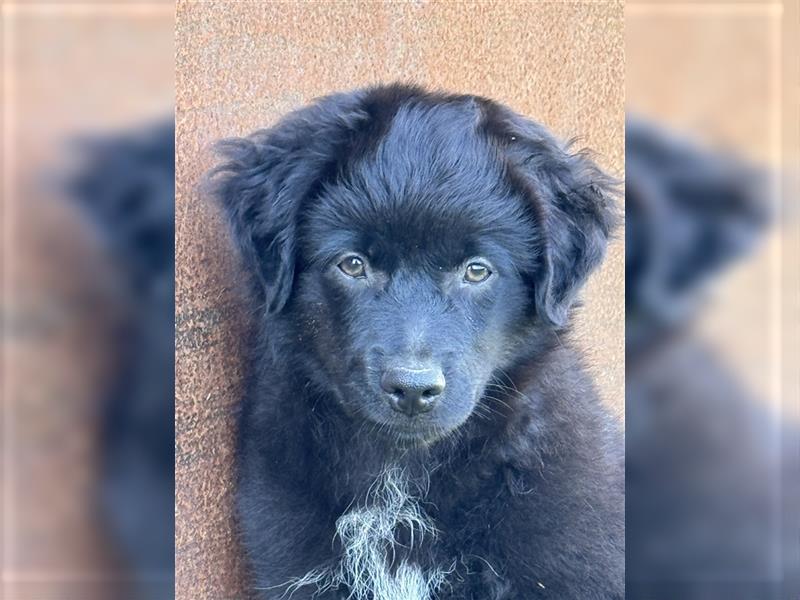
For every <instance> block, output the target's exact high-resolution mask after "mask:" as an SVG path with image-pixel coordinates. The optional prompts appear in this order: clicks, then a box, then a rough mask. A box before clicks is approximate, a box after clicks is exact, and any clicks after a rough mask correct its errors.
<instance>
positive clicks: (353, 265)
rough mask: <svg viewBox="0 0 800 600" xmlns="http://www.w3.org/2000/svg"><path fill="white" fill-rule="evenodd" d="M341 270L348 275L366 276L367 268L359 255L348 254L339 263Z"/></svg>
mask: <svg viewBox="0 0 800 600" xmlns="http://www.w3.org/2000/svg"><path fill="white" fill-rule="evenodd" d="M339 270H340V271H341V272H342V273H344V274H345V275H347V276H348V277H355V278H359V277H366V275H367V270H366V267H365V266H364V261H363V260H362V259H361V258H359V257H358V256H348V257H346V258H345V259H344V260H343V261H342V262H340V263H339Z"/></svg>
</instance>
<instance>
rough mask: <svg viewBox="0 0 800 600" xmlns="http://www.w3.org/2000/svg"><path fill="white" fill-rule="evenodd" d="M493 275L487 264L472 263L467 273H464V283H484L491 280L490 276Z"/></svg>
mask: <svg viewBox="0 0 800 600" xmlns="http://www.w3.org/2000/svg"><path fill="white" fill-rule="evenodd" d="M491 274H492V271H491V269H489V267H487V266H486V265H485V264H483V263H479V262H474V263H470V264H468V265H467V269H466V271H464V281H467V282H469V283H482V282H484V281H486V280H487V279H489V275H491Z"/></svg>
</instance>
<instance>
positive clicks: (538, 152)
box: [485, 105, 618, 327]
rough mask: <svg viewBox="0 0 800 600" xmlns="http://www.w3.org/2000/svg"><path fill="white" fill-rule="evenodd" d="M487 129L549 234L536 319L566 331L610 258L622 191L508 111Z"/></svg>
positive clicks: (536, 279)
mask: <svg viewBox="0 0 800 600" xmlns="http://www.w3.org/2000/svg"><path fill="white" fill-rule="evenodd" d="M485 123H486V126H487V129H488V131H489V133H490V134H491V135H492V137H494V138H495V139H496V141H497V142H498V143H499V144H498V145H499V146H500V147H501V148H502V149H503V153H504V155H505V157H506V160H507V163H508V168H509V171H510V173H511V174H512V176H513V178H514V179H515V180H516V181H517V183H518V184H519V185H521V186H522V187H523V188H524V190H525V193H526V195H527V196H528V197H529V200H530V202H531V203H532V208H533V211H534V213H535V214H536V215H537V220H538V221H539V226H540V227H541V229H542V230H543V231H542V233H541V235H539V236H538V237H539V239H540V240H542V245H543V252H542V254H541V257H540V264H539V265H538V268H537V270H536V272H535V273H534V274H533V275H532V279H533V285H534V299H535V305H536V311H537V314H538V315H539V317H540V318H541V319H542V320H543V321H545V322H547V323H549V324H550V325H552V326H554V327H562V326H564V325H565V324H566V323H567V320H568V317H569V312H570V308H571V306H572V305H573V303H574V302H575V298H576V296H577V294H578V291H579V290H580V289H581V287H582V286H583V284H584V283H585V282H586V279H587V278H588V276H589V274H590V273H591V272H592V271H593V270H594V269H595V268H597V267H598V266H599V265H600V263H601V262H602V261H603V258H604V257H605V252H606V247H607V245H608V240H609V237H610V235H611V233H612V231H613V229H614V227H615V225H616V224H617V222H618V215H617V210H616V205H615V197H616V196H617V194H618V192H617V183H616V181H615V180H614V179H612V178H611V177H609V176H608V175H606V174H605V173H604V172H603V171H602V170H601V169H600V168H599V167H598V166H597V165H596V164H595V163H594V161H593V160H592V159H591V158H590V156H589V154H588V153H587V152H585V151H582V152H577V153H572V152H570V149H569V144H563V143H561V142H559V141H558V140H556V139H555V138H554V137H553V136H552V135H550V134H549V133H548V132H547V131H546V130H545V129H544V128H543V127H542V126H541V125H539V124H537V123H535V122H533V121H530V120H528V119H525V118H523V117H521V116H519V115H517V114H516V113H514V112H512V111H511V110H509V109H506V108H505V107H502V106H498V105H493V106H492V107H491V111H490V112H489V114H488V117H487V119H486V122H485Z"/></svg>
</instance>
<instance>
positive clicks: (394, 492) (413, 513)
mask: <svg viewBox="0 0 800 600" xmlns="http://www.w3.org/2000/svg"><path fill="white" fill-rule="evenodd" d="M400 530H403V531H405V532H407V538H406V539H405V540H404V542H405V547H404V549H407V547H408V545H409V544H410V545H411V546H412V547H413V546H414V545H415V544H419V543H421V542H422V540H423V539H425V538H426V537H435V536H436V535H437V531H436V529H435V528H434V527H433V525H432V524H431V522H430V519H429V518H428V516H427V515H426V514H425V511H424V510H423V508H422V507H421V505H420V500H419V498H418V497H417V496H415V495H413V494H412V493H410V491H409V486H408V481H407V478H406V477H405V475H404V473H403V471H402V470H401V469H399V468H397V467H391V468H388V469H386V470H385V471H384V472H383V473H382V474H381V475H380V476H379V477H378V478H377V480H376V481H375V483H374V484H373V485H372V487H371V488H370V490H369V492H368V493H367V496H366V499H365V501H364V502H363V504H361V505H360V506H356V507H354V508H352V509H351V510H349V511H348V512H346V513H345V514H343V515H342V516H341V517H339V519H338V520H337V522H336V537H337V538H338V539H339V541H340V543H341V546H342V549H343V552H342V557H341V560H340V561H339V563H338V565H335V566H333V567H330V568H326V569H318V570H314V571H311V572H309V573H307V574H306V575H305V576H304V577H302V578H300V579H297V580H295V581H293V582H292V583H291V585H290V586H289V588H288V589H287V590H286V596H287V597H291V594H292V592H294V591H296V590H298V589H299V588H301V587H305V586H307V585H316V586H317V589H318V591H319V592H322V591H324V590H329V589H336V588H338V587H340V586H344V587H346V588H347V589H348V590H349V595H347V596H346V598H347V599H348V600H434V599H435V597H436V590H437V589H438V588H440V587H441V586H442V584H443V583H444V581H445V576H446V575H447V574H448V573H449V572H450V571H451V570H452V569H441V568H436V569H430V570H423V569H421V568H420V567H419V566H417V565H414V564H410V563H408V562H406V561H402V562H401V563H400V564H399V565H397V566H396V567H395V568H394V569H392V568H391V564H392V557H393V556H394V552H395V550H396V549H397V548H398V544H399V543H400V542H399V541H398V539H397V532H398V531H400Z"/></svg>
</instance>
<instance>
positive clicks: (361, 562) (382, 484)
mask: <svg viewBox="0 0 800 600" xmlns="http://www.w3.org/2000/svg"><path fill="white" fill-rule="evenodd" d="M221 150H222V153H223V154H224V156H225V160H224V161H223V162H222V164H221V165H220V166H219V167H218V168H217V169H216V170H215V171H214V173H213V174H212V182H213V184H214V186H215V189H214V193H215V194H216V196H217V198H218V199H219V201H220V203H221V205H222V206H223V207H224V209H225V211H226V212H227V214H228V216H229V217H230V222H231V224H232V230H233V236H234V239H235V241H236V242H237V245H238V247H239V250H240V252H241V255H242V258H243V260H244V265H245V268H246V269H247V271H248V272H249V273H250V274H251V275H252V281H253V285H252V291H253V295H254V306H255V307H256V310H257V319H256V322H257V326H256V327H255V329H254V332H253V338H254V339H253V343H252V353H251V356H250V365H251V382H250V385H249V390H248V393H247V395H246V397H245V399H244V402H243V408H242V414H241V420H240V427H241V430H240V446H239V465H240V471H239V489H238V506H239V518H240V521H241V526H242V532H243V538H244V543H245V547H246V550H247V554H248V557H249V559H250V563H251V566H252V571H253V575H254V579H255V586H254V587H256V588H258V589H259V590H261V593H262V596H263V597H264V598H279V597H282V596H288V595H292V597H293V598H312V597H315V598H354V599H359V600H360V599H367V598H370V599H372V600H394V599H395V598H404V599H409V600H412V599H413V600H433V599H434V598H435V599H437V600H446V599H462V600H463V599H475V600H512V599H513V600H521V599H531V598H555V599H558V600H570V599H576V600H577V599H580V600H592V599H614V598H622V597H623V571H624V563H623V559H624V525H623V523H624V520H623V504H624V499H623V477H622V443H621V435H620V431H619V430H618V427H617V424H616V422H615V421H614V419H612V418H611V417H610V416H609V415H608V414H607V413H606V411H605V410H604V409H603V407H602V406H601V404H600V402H599V400H598V398H597V396H596V393H595V391H594V389H593V388H592V385H591V382H590V381H589V380H588V378H587V376H586V375H585V373H584V371H583V368H582V367H581V365H580V359H579V357H578V356H577V354H576V352H575V351H574V350H573V349H572V348H571V347H570V346H569V342H568V335H567V333H568V331H567V330H568V327H569V320H570V313H571V309H572V307H573V305H574V303H575V299H576V297H577V294H578V291H579V290H580V288H581V286H582V285H583V283H584V281H585V280H586V278H587V277H588V275H589V274H590V273H591V271H592V270H594V269H595V268H596V267H597V266H598V265H599V264H600V262H601V261H602V258H603V256H604V253H605V248H606V244H607V240H608V237H609V235H610V232H611V230H612V228H613V225H614V221H615V217H614V207H613V202H612V197H613V195H614V189H613V185H612V182H611V181H610V180H609V178H608V177H606V176H605V175H604V174H603V173H602V172H601V171H600V170H599V169H598V168H597V167H596V166H595V164H594V163H593V162H592V161H591V160H590V159H589V157H588V156H587V155H586V154H585V153H572V152H570V151H569V149H568V146H566V145H564V144H562V143H560V142H559V141H557V140H556V139H555V138H553V137H552V136H551V135H550V134H549V133H548V132H547V131H546V130H545V129H544V128H543V127H542V126H540V125H538V124H537V123H534V122H533V121H530V120H528V119H525V118H523V117H521V116H519V115H517V114H515V113H514V112H512V111H511V110H509V109H508V108H506V107H504V106H502V105H499V104H497V103H495V102H493V101H490V100H487V99H484V98H480V97H475V96H468V95H449V94H434V93H429V92H426V91H424V90H421V89H419V88H415V87H409V86H402V85H394V86H386V87H377V88H372V89H367V90H360V91H356V92H353V93H347V94H337V95H333V96H328V97H326V98H323V99H321V100H319V101H317V102H315V103H314V104H312V105H310V106H308V107H306V108H303V109H301V110H299V111H297V112H295V113H293V114H291V115H289V116H288V117H286V118H285V119H284V120H282V121H281V122H280V123H278V124H277V125H276V126H275V127H273V128H271V129H268V130H265V131H260V132H257V133H255V134H253V135H252V136H250V137H248V138H244V139H237V140H230V141H227V142H224V143H223V144H222V145H221ZM352 256H357V257H359V260H360V261H361V262H362V263H363V265H364V270H363V272H361V273H360V274H358V273H356V274H355V275H349V274H348V273H347V269H343V267H342V265H343V264H344V262H345V261H346V260H347V259H348V257H352ZM474 264H479V265H483V266H484V267H486V268H487V269H488V271H489V275H488V276H487V277H486V278H485V279H482V280H481V281H479V282H475V281H471V280H470V279H469V278H468V276H467V275H468V272H469V269H470V268H471V267H470V265H474ZM397 365H400V366H402V367H407V366H409V365H410V367H409V368H412V370H414V369H415V371H414V372H421V371H425V370H428V371H431V370H436V371H437V372H439V373H440V374H441V375H442V377H443V378H444V379H443V380H444V381H445V382H446V385H445V386H444V387H443V388H442V389H439V390H438V391H437V393H438V395H437V396H435V397H433V401H431V403H430V404H429V405H428V406H427V410H426V411H425V412H424V413H421V414H416V415H415V416H413V417H409V416H408V415H406V414H400V413H399V412H398V411H396V410H394V409H393V408H392V407H393V406H394V405H393V404H392V397H393V396H392V395H393V392H392V390H388V391H387V390H386V388H385V385H384V383H383V381H384V378H385V374H386V373H387V370H388V369H391V368H393V367H395V366H397Z"/></svg>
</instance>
